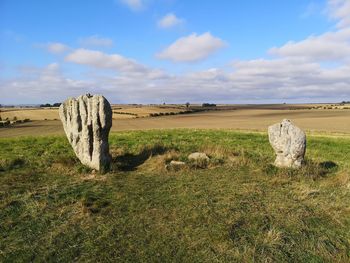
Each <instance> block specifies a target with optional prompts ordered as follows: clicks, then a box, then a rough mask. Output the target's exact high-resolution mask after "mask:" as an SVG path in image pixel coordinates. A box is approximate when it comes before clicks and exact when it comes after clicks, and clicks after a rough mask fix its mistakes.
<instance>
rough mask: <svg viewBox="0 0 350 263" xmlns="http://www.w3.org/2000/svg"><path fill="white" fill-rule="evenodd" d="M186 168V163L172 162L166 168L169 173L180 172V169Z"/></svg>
mask: <svg viewBox="0 0 350 263" xmlns="http://www.w3.org/2000/svg"><path fill="white" fill-rule="evenodd" d="M185 166H186V163H185V162H180V161H174V160H173V161H171V162H170V163H169V164H167V165H166V166H165V167H166V169H167V170H168V171H170V170H172V171H179V170H180V169H182V168H184V167H185Z"/></svg>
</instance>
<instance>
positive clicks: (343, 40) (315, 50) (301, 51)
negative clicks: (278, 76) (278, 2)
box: [269, 28, 350, 61]
mask: <svg viewBox="0 0 350 263" xmlns="http://www.w3.org/2000/svg"><path fill="white" fill-rule="evenodd" d="M269 53H270V54H273V55H278V56H282V57H300V58H307V59H311V60H315V61H331V60H342V59H349V58H350V28H343V29H340V30H338V31H335V32H327V33H325V34H322V35H319V36H310V37H308V38H306V39H305V40H302V41H299V42H292V41H291V42H288V43H287V44H285V45H283V46H282V47H274V48H271V49H270V50H269Z"/></svg>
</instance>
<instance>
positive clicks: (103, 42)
mask: <svg viewBox="0 0 350 263" xmlns="http://www.w3.org/2000/svg"><path fill="white" fill-rule="evenodd" d="M79 43H80V45H82V46H84V47H111V46H113V40H112V39H110V38H104V37H100V36H98V35H93V36H90V37H86V38H81V39H79Z"/></svg>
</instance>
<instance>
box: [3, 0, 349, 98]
mask: <svg viewBox="0 0 350 263" xmlns="http://www.w3.org/2000/svg"><path fill="white" fill-rule="evenodd" d="M349 17H350V1H349V0H328V1H326V0H319V1H307V0H293V1H278V0H270V1H268V0H267V1H258V0H247V1H228V0H227V1H224V0H222V1H209V0H208V1H199V0H196V1H195V0H192V1H190V0H104V1H92V0H91V1H79V0H76V1H66V0H60V1H58V0H52V1H44V0H42V1H39V0H32V1H24V0H22V1H19V0H11V1H10V0H0V93H1V96H0V103H3V104H17V103H42V102H55V101H61V100H64V99H65V98H66V97H67V96H77V95H79V94H81V93H86V92H90V93H102V94H104V95H105V96H106V97H107V98H108V99H109V100H110V101H111V102H113V103H161V102H163V101H165V102H168V103H183V102H184V101H191V102H203V101H210V102H216V103H270V102H325V101H340V100H345V99H347V100H349V99H350V81H349V78H348V77H347V76H349V75H350V60H349V57H350V21H349ZM330 91H331V92H330Z"/></svg>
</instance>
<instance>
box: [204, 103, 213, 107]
mask: <svg viewBox="0 0 350 263" xmlns="http://www.w3.org/2000/svg"><path fill="white" fill-rule="evenodd" d="M202 107H216V104H214V103H203V104H202Z"/></svg>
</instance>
